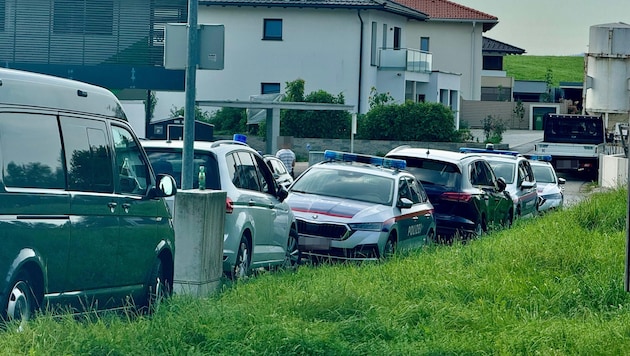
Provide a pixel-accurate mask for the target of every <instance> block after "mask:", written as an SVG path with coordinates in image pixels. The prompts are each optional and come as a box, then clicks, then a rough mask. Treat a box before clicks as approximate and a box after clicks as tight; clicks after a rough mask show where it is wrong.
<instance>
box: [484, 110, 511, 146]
mask: <svg viewBox="0 0 630 356" xmlns="http://www.w3.org/2000/svg"><path fill="white" fill-rule="evenodd" d="M505 130H507V126H506V124H505V120H503V119H501V118H500V117H494V116H492V115H488V116H486V118H485V119H483V133H484V135H485V136H486V140H485V141H484V142H485V143H501V141H503V133H504V132H505Z"/></svg>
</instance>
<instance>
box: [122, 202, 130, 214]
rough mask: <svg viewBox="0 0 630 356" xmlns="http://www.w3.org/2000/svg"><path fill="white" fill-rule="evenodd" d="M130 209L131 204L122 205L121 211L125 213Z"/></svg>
mask: <svg viewBox="0 0 630 356" xmlns="http://www.w3.org/2000/svg"><path fill="white" fill-rule="evenodd" d="M130 207H131V204H129V203H123V209H125V213H128V212H129V208H130Z"/></svg>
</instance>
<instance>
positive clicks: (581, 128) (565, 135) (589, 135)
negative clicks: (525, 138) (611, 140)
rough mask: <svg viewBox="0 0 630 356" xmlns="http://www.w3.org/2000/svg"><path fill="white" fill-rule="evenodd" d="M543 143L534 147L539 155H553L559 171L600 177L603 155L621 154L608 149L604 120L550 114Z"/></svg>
mask: <svg viewBox="0 0 630 356" xmlns="http://www.w3.org/2000/svg"><path fill="white" fill-rule="evenodd" d="M543 129H544V133H543V141H542V142H540V143H537V144H535V145H534V152H535V153H536V154H539V155H551V157H552V160H551V164H552V165H553V166H554V168H555V169H556V171H564V172H585V173H590V174H596V173H597V171H598V169H599V157H600V155H606V154H613V153H618V152H617V151H618V150H619V147H616V146H614V145H607V143H606V128H605V127H604V120H603V118H602V117H601V116H593V115H569V114H546V115H545V116H544V117H543Z"/></svg>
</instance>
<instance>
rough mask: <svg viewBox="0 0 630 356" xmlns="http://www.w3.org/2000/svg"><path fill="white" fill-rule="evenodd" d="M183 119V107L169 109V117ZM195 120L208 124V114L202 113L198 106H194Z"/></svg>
mask: <svg viewBox="0 0 630 356" xmlns="http://www.w3.org/2000/svg"><path fill="white" fill-rule="evenodd" d="M178 116H181V117H184V107H181V108H179V109H178V108H177V107H175V106H173V107H172V108H171V117H178ZM195 120H196V121H203V122H210V113H208V112H207V111H203V110H201V108H200V107H199V106H195Z"/></svg>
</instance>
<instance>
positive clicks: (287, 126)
mask: <svg viewBox="0 0 630 356" xmlns="http://www.w3.org/2000/svg"><path fill="white" fill-rule="evenodd" d="M304 84H305V82H304V80H303V79H297V80H295V81H293V82H287V83H286V89H285V91H286V95H285V97H284V100H283V101H290V102H307V103H329V104H344V103H345V98H344V96H343V94H341V93H340V94H339V95H337V96H335V95H332V94H330V93H328V92H326V91H324V90H321V89H320V90H318V91H314V92H311V93H310V94H308V95H306V96H305V95H304ZM350 124H351V116H350V113H348V112H346V111H338V110H283V111H282V112H281V113H280V134H281V135H283V136H295V137H313V138H347V137H350Z"/></svg>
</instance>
